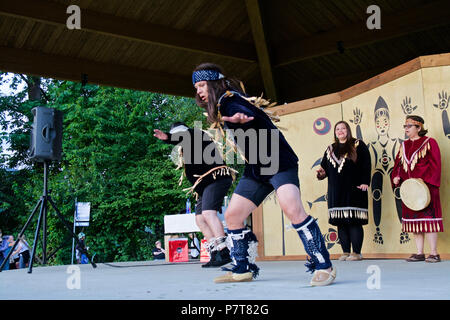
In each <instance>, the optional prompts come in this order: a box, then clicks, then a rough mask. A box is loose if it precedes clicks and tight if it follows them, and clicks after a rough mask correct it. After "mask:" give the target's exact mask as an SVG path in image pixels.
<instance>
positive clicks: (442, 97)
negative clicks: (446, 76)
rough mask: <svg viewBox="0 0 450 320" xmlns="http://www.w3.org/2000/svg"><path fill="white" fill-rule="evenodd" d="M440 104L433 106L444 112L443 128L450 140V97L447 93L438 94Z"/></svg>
mask: <svg viewBox="0 0 450 320" xmlns="http://www.w3.org/2000/svg"><path fill="white" fill-rule="evenodd" d="M438 96H439V103H438V104H433V106H434V107H435V108H438V109H440V110H442V127H443V129H444V134H445V136H446V137H447V138H449V139H450V121H449V120H448V114H447V108H448V104H449V101H450V97H449V95H448V94H447V92H445V91H442V92H440V93H439V94H438Z"/></svg>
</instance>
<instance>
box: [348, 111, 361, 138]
mask: <svg viewBox="0 0 450 320" xmlns="http://www.w3.org/2000/svg"><path fill="white" fill-rule="evenodd" d="M362 115H363V114H362V112H361V110H359V109H358V108H355V109H353V119H350V122H351V123H354V124H355V126H356V137H357V138H358V139H360V140H362V132H361V127H360V124H361V120H362Z"/></svg>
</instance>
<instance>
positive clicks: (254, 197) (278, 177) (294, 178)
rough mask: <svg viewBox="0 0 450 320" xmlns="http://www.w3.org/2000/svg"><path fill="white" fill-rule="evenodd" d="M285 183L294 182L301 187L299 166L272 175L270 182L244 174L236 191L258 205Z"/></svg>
mask: <svg viewBox="0 0 450 320" xmlns="http://www.w3.org/2000/svg"><path fill="white" fill-rule="evenodd" d="M285 184H294V185H296V186H297V187H298V188H299V189H300V181H299V179H298V168H292V169H288V170H286V171H281V172H278V173H277V174H275V175H274V176H272V177H271V178H270V179H269V181H268V182H261V181H257V180H255V179H253V178H250V177H246V176H243V177H242V178H241V180H239V183H238V185H237V187H236V190H234V193H236V194H238V195H240V196H242V197H244V198H246V199H248V200H250V201H252V202H253V203H254V204H255V205H256V206H259V205H260V204H261V203H262V202H263V201H264V199H265V198H266V197H267V196H268V195H269V194H270V193H271V192H272V191H273V190H277V189H278V188H279V187H281V186H282V185H285Z"/></svg>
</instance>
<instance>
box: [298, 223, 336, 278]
mask: <svg viewBox="0 0 450 320" xmlns="http://www.w3.org/2000/svg"><path fill="white" fill-rule="evenodd" d="M292 226H293V227H294V228H295V229H296V230H297V233H298V235H299V237H300V239H301V240H302V242H303V246H304V247H305V251H306V253H307V254H308V256H309V257H310V258H308V263H306V264H305V266H306V267H307V268H308V270H307V272H308V271H309V272H311V273H313V274H314V275H313V278H312V280H311V285H312V286H325V285H329V284H331V283H332V282H333V281H334V279H335V278H336V269H335V268H334V267H332V264H331V260H330V254H329V252H328V250H327V248H326V246H325V241H324V239H323V235H322V233H321V232H320V228H319V226H318V224H317V222H316V220H315V219H314V218H313V217H311V216H308V217H307V218H306V219H305V221H303V222H302V223H299V224H293V225H292ZM328 268H332V269H331V271H327V269H328Z"/></svg>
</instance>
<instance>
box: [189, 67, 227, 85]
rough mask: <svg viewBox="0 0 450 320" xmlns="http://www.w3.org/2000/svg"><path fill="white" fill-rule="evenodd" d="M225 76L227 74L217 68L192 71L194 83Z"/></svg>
mask: <svg viewBox="0 0 450 320" xmlns="http://www.w3.org/2000/svg"><path fill="white" fill-rule="evenodd" d="M223 78H225V76H224V75H223V74H221V73H220V72H219V71H217V70H198V71H194V72H193V73H192V84H193V85H195V84H196V83H197V82H199V81H211V80H219V79H223Z"/></svg>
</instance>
